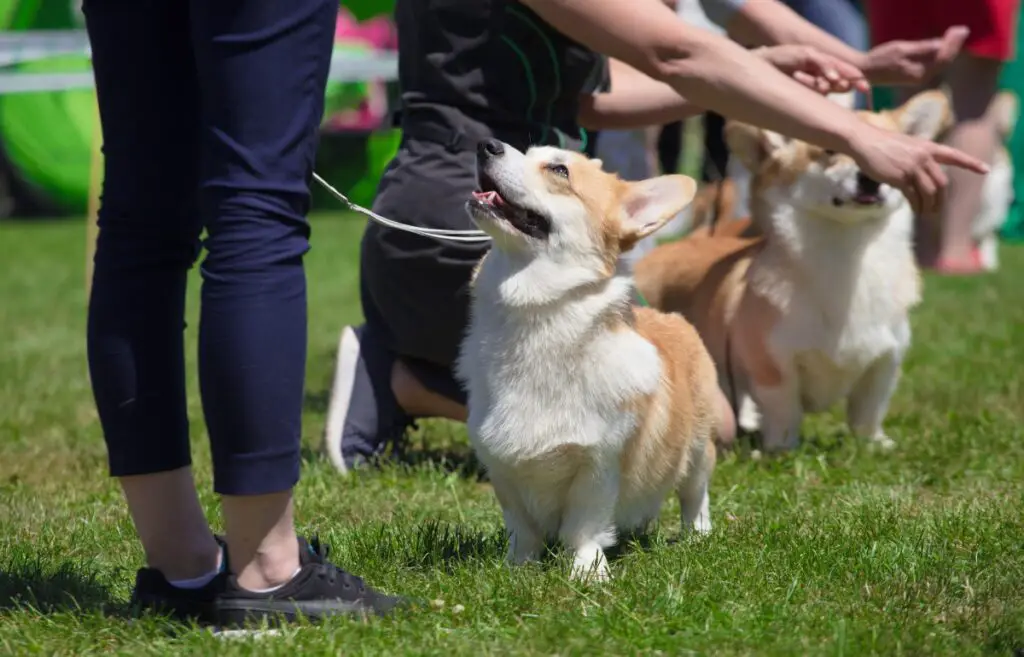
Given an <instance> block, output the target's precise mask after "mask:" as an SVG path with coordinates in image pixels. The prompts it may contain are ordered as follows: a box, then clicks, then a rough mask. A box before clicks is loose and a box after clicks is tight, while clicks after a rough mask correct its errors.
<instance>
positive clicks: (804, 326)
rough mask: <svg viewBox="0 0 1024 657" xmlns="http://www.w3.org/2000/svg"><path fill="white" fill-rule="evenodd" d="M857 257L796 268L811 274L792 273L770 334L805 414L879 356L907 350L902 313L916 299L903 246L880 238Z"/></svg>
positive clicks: (825, 403) (846, 388)
mask: <svg viewBox="0 0 1024 657" xmlns="http://www.w3.org/2000/svg"><path fill="white" fill-rule="evenodd" d="M887 238H888V239H887ZM835 248H840V247H839V246H837V247H835ZM818 253H823V251H819V252H818ZM816 256H817V253H815V254H814V256H811V257H816ZM862 257H863V260H862V261H861V262H860V263H859V264H858V265H857V266H853V265H851V264H849V263H842V258H841V257H839V258H836V257H833V259H832V262H829V261H828V259H826V258H824V257H822V259H821V260H819V261H818V262H814V263H809V264H810V266H808V267H807V268H806V269H805V270H804V271H815V272H819V275H818V276H813V277H812V276H796V277H794V279H793V280H794V283H793V286H792V288H791V295H790V298H789V304H788V306H789V307H788V308H787V312H786V313H785V315H784V319H783V320H782V321H781V322H780V323H779V324H778V325H777V326H776V327H775V330H774V331H773V333H772V336H771V343H772V348H773V349H774V350H775V351H776V352H777V354H778V355H780V356H782V357H783V358H784V359H785V360H786V361H788V362H790V363H792V365H793V367H794V369H795V372H794V374H795V375H796V376H797V377H798V380H799V389H800V396H801V399H802V401H803V406H804V408H805V410H806V411H810V412H816V411H821V410H824V409H826V408H828V407H829V406H831V405H833V404H835V403H836V402H838V401H839V400H841V399H843V398H845V397H846V396H847V395H848V394H849V392H850V390H851V389H852V387H853V386H854V385H855V384H856V383H857V381H858V380H860V379H861V377H862V376H864V373H865V372H866V371H867V370H868V369H869V368H870V367H871V366H872V365H873V364H874V363H876V362H877V361H878V360H879V359H880V358H885V357H889V356H892V355H894V354H895V355H897V356H898V357H902V355H903V353H904V352H905V351H906V349H907V348H908V347H909V344H910V322H909V317H908V312H909V309H910V307H912V306H913V305H914V304H915V303H917V300H918V289H917V279H916V271H915V269H914V267H913V264H912V261H911V260H910V259H911V258H912V257H913V256H912V254H911V252H910V249H909V247H908V246H906V245H905V244H901V243H900V242H899V241H898V240H895V239H893V236H892V235H891V234H890V235H882V239H880V240H879V241H878V242H876V243H874V244H871V245H870V246H868V247H867V249H866V251H865V252H864V254H863V256H862Z"/></svg>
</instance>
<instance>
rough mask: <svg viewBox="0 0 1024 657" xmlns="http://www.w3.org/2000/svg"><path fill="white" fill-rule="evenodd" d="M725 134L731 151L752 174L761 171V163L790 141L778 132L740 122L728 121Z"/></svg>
mask: <svg viewBox="0 0 1024 657" xmlns="http://www.w3.org/2000/svg"><path fill="white" fill-rule="evenodd" d="M724 132H725V143H726V144H727V145H728V146H729V151H730V152H731V153H732V154H733V155H735V156H736V157H738V158H739V160H740V162H742V163H743V166H745V167H746V168H747V169H748V170H749V171H751V172H755V171H757V170H758V169H760V168H761V163H762V162H764V161H765V160H766V159H767V158H768V156H770V155H771V154H773V153H774V152H775V151H777V150H779V149H780V148H783V147H784V146H785V145H786V142H787V141H788V140H787V139H786V138H785V137H783V136H782V135H780V134H779V133H777V132H772V131H771V130H764V129H763V128H758V127H757V126H752V125H750V124H749V123H740V122H739V121H726V123H725V130H724Z"/></svg>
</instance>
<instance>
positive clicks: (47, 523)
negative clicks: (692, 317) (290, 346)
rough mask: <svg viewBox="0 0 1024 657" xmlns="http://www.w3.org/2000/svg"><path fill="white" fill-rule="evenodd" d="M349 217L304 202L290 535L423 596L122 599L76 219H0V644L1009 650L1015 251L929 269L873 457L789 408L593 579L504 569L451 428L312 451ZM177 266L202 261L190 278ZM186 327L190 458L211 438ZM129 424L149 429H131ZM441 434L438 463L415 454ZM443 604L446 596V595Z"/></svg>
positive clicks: (482, 488) (117, 516)
mask: <svg viewBox="0 0 1024 657" xmlns="http://www.w3.org/2000/svg"><path fill="white" fill-rule="evenodd" d="M360 231H361V223H360V222H358V221H356V220H353V219H350V218H345V217H341V216H338V215H331V216H327V215H320V216H317V217H316V218H315V220H314V231H313V243H314V248H313V251H312V252H311V253H310V255H309V259H308V262H309V273H310V276H309V278H310V308H311V319H310V349H309V367H308V382H307V404H306V414H305V420H304V444H305V446H306V448H307V455H306V459H305V465H304V476H303V479H302V483H301V485H300V487H299V491H298V500H299V514H300V523H301V529H302V530H303V531H304V532H309V533H319V534H320V536H321V538H323V539H324V540H325V542H328V543H329V544H331V545H332V546H333V556H335V557H336V558H337V561H338V562H339V563H340V564H343V565H345V566H347V567H349V568H351V569H352V570H354V571H355V572H356V573H359V574H362V575H364V576H366V577H367V579H368V580H369V581H370V582H371V583H373V584H375V585H379V586H380V587H383V588H385V589H388V590H392V591H396V592H407V593H411V594H415V595H417V596H420V597H422V598H425V599H431V600H443V601H444V604H443V606H441V605H440V604H438V605H436V606H435V607H434V608H428V609H425V610H421V611H417V612H414V613H410V614H408V615H406V616H403V617H400V618H397V619H394V620H386V621H374V622H371V623H367V624H360V623H357V622H354V621H350V620H342V619H339V620H334V621H331V622H328V623H326V624H325V625H324V626H322V627H301V628H298V629H295V630H289V631H287V632H285V633H284V634H283V635H282V636H277V637H272V638H271V637H264V638H263V639H262V640H260V641H258V642H257V641H252V640H238V641H230V642H227V641H224V640H221V639H217V638H214V637H213V636H211V635H209V634H208V633H205V632H203V631H200V630H196V629H192V628H188V627H181V626H176V625H174V624H172V623H170V622H168V621H164V620H161V619H154V618H147V619H144V620H141V621H135V622H132V621H130V620H129V619H128V616H127V611H126V610H125V604H126V602H127V599H128V595H129V587H130V585H131V582H132V580H133V577H134V572H135V569H136V568H137V567H138V566H139V565H140V564H141V550H140V549H139V547H138V546H137V543H136V541H135V537H134V532H133V530H132V527H131V524H130V522H129V520H128V516H127V514H126V512H125V507H124V505H123V503H122V500H121V497H120V494H119V490H118V488H117V487H116V486H115V483H114V482H113V481H112V480H111V479H109V478H108V477H107V476H106V471H105V467H106V466H105V452H104V448H103V442H102V439H101V436H100V430H99V426H98V422H97V418H96V413H95V410H94V407H93V401H92V397H91V393H90V390H89V380H88V374H87V370H86V363H85V296H84V293H85V290H84V284H83V272H84V262H83V259H84V255H83V254H84V251H83V240H84V227H83V225H82V223H81V222H80V221H67V222H42V223H35V224H29V223H24V224H0V263H2V264H0V496H2V500H3V501H2V503H0V654H26V653H43V654H67V655H70V654H75V655H79V654H92V653H121V654H126V655H142V654H152V653H158V654H167V653H179V652H180V653H183V654H184V653H188V654H212V653H213V652H214V651H216V652H217V654H257V653H258V654H282V655H295V654H302V655H321V654H323V655H336V654H443V655H480V654H543V655H554V654H558V655H577V654H614V655H635V654H666V655H668V654H673V655H675V654H714V655H731V654H757V655H805V654H828V655H864V654H882V655H898V654H904V655H912V656H920V655H933V654H943V655H957V656H967V655H980V654H996V655H1008V654H1012V653H1013V651H1014V650H1015V649H1017V650H1021V649H1024V486H1022V482H1024V435H1022V429H1021V427H1022V425H1024V248H1022V247H1013V248H1010V247H1006V248H1004V250H1003V258H1004V268H1003V270H1002V271H1001V272H1000V273H999V274H998V275H995V276H991V277H983V278H977V279H973V280H968V279H960V280H939V279H933V278H929V279H927V281H926V293H925V302H924V304H923V306H922V307H921V308H920V309H919V310H918V311H917V312H916V314H915V319H914V328H915V342H914V346H913V349H912V351H911V355H910V358H909V361H908V362H907V364H906V368H905V375H904V380H903V382H902V384H901V386H900V388H899V391H898V393H897V395H896V398H895V400H894V402H893V406H892V411H891V413H890V415H889V418H888V430H889V434H890V435H891V436H892V437H893V438H895V439H896V440H897V441H898V443H899V447H898V449H897V450H896V451H895V452H894V453H892V454H890V455H877V454H872V453H870V452H869V451H868V450H867V449H865V448H864V447H862V446H861V445H858V444H855V443H854V442H852V441H851V440H849V439H848V438H847V436H846V435H845V433H844V431H843V426H842V423H841V422H842V416H841V414H840V413H836V414H830V415H826V416H823V417H815V418H811V419H809V420H808V421H807V423H806V424H805V434H806V436H807V438H806V440H805V444H804V446H803V447H802V448H801V449H800V450H799V451H798V452H797V453H795V454H793V455H790V456H786V457H783V458H779V459H775V460H769V461H754V460H751V459H749V458H745V457H743V456H742V455H739V456H736V455H734V456H731V457H729V458H727V459H725V460H724V461H723V462H721V464H720V465H719V467H718V470H717V471H716V473H715V477H714V480H713V485H712V491H711V500H712V517H713V521H714V523H715V531H714V532H713V534H712V535H711V536H710V537H709V538H707V539H704V540H696V539H692V540H691V539H687V540H683V541H681V542H680V541H677V540H676V538H677V536H678V531H679V519H678V507H677V504H676V502H675V500H674V499H672V500H670V501H669V502H667V503H666V506H665V511H664V514H663V516H662V523H661V526H660V528H659V530H658V531H657V532H656V533H655V534H654V535H653V536H652V537H651V539H650V541H649V545H646V546H644V547H643V548H640V547H636V549H629V550H625V551H623V554H622V556H621V557H620V558H619V559H618V560H617V561H616V563H615V564H614V565H613V569H614V570H613V572H614V574H615V575H616V576H617V577H616V579H615V581H614V582H613V583H611V584H609V585H607V586H606V587H593V588H581V587H578V586H575V585H571V584H570V583H569V582H568V581H567V578H566V572H567V568H566V566H567V562H566V560H565V558H564V555H556V556H555V558H554V559H552V560H551V561H550V562H549V563H546V564H543V565H541V566H531V567H526V568H521V569H515V570H510V569H508V568H506V567H505V566H504V565H503V564H502V556H503V546H502V538H501V516H500V513H499V510H498V505H497V503H496V501H495V499H494V496H493V493H492V492H491V490H490V489H489V487H488V486H487V485H486V484H482V483H479V482H478V481H477V480H476V479H475V478H473V477H469V476H464V474H462V471H461V470H460V469H458V468H455V467H453V464H455V463H457V462H458V461H460V460H465V459H466V457H467V456H468V452H469V450H468V447H467V444H466V439H465V434H464V431H463V429H462V428H461V427H456V426H454V425H448V424H443V423H434V424H430V423H427V424H425V425H424V426H423V428H422V430H421V431H420V432H418V433H417V434H416V435H414V436H413V437H412V441H413V444H414V445H415V448H414V450H413V451H414V453H417V454H419V456H420V457H421V458H420V459H418V460H419V464H418V465H410V466H401V467H399V466H395V467H389V468H387V469H386V470H384V471H382V472H374V473H363V474H359V475H358V476H355V477H352V478H349V479H342V478H340V477H338V476H337V475H336V474H335V473H334V472H333V471H332V470H331V468H330V466H329V465H328V464H327V463H326V461H324V460H322V459H321V458H320V456H319V453H318V447H319V442H320V432H321V430H322V427H323V424H324V413H325V410H326V399H327V394H328V389H327V386H328V382H329V380H330V376H331V370H332V367H333V361H332V358H333V352H334V348H335V341H336V338H337V334H338V330H339V329H340V327H341V326H342V324H344V323H346V322H355V321H357V320H358V319H359V313H360V310H359V303H358V297H357V285H356V282H357V281H356V277H357V270H356V265H355V263H356V258H357V252H358V237H359V235H360ZM194 282H195V283H198V276H196V277H195V278H194ZM197 289H198V288H197V287H194V288H192V294H191V298H190V302H191V303H190V306H189V308H190V310H189V313H190V314H189V328H188V330H187V337H188V340H189V342H190V344H191V345H192V347H191V348H190V355H191V356H190V357H191V358H192V360H193V362H191V363H190V367H191V372H192V376H191V378H190V380H189V393H190V394H189V400H190V409H191V414H192V415H191V417H192V422H193V424H192V428H193V437H194V441H193V442H194V445H193V450H194V455H195V458H196V464H197V470H198V473H199V476H200V480H201V486H202V489H203V490H204V491H205V493H204V494H205V497H204V500H205V503H206V505H207V510H208V514H209V517H210V519H211V522H213V523H214V524H215V525H216V526H219V525H220V519H219V514H218V511H217V504H216V502H217V500H216V498H215V497H214V496H213V495H212V493H210V489H211V483H210V469H209V463H208V456H209V451H208V447H207V444H206V438H205V431H204V426H203V422H202V415H201V412H200V403H199V395H198V386H197V383H196V377H195V368H194V351H195V349H194V343H195V337H196V326H197V321H196V320H197V303H196V301H197V297H198V295H197V294H196V293H195V292H196V291H197ZM139 439H140V440H146V437H145V436H140V437H139ZM440 453H444V454H447V455H449V458H451V459H452V460H451V461H450V462H449V463H448V464H447V465H445V464H441V463H438V462H437V461H436V460H435V461H431V460H430V459H428V458H424V457H426V456H428V455H431V454H440ZM456 605H460V606H461V608H459V609H457V608H456Z"/></svg>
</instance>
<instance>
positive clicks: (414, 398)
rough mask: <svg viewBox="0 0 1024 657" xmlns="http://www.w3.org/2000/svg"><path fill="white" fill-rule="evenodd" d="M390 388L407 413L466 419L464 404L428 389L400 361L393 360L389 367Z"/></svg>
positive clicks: (459, 419)
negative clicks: (392, 364) (393, 362)
mask: <svg viewBox="0 0 1024 657" xmlns="http://www.w3.org/2000/svg"><path fill="white" fill-rule="evenodd" d="M391 390H392V391H393V392H394V393H395V399H397V400H398V405H399V406H401V407H402V410H403V411H405V413H406V414H407V415H411V416H413V417H443V418H447V419H449V420H455V421H456V422H465V421H466V407H465V406H463V405H462V404H459V403H458V402H454V401H452V400H451V399H448V398H447V397H445V396H444V395H439V394H437V393H436V392H434V391H432V390H429V389H428V388H427V387H426V386H424V385H423V384H422V383H420V381H419V379H417V378H416V376H415V375H414V374H413V373H412V372H410V371H409V368H407V367H406V366H405V365H403V364H402V362H401V361H395V364H394V367H392V369H391Z"/></svg>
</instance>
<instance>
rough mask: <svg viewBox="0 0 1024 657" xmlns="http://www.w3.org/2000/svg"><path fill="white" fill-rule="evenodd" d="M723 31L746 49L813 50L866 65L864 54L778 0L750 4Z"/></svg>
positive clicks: (735, 14)
mask: <svg viewBox="0 0 1024 657" xmlns="http://www.w3.org/2000/svg"><path fill="white" fill-rule="evenodd" d="M722 27H724V28H725V31H726V32H727V33H728V34H729V36H730V37H732V38H733V39H735V40H736V41H738V42H740V43H742V44H744V45H747V46H774V45H781V44H794V45H801V46H812V47H814V48H817V49H818V50H820V51H822V52H824V53H828V54H829V55H833V56H834V57H838V58H839V59H842V60H843V61H845V62H848V63H850V64H853V65H854V66H856V67H858V68H863V65H864V53H862V52H861V51H859V50H857V49H856V48H851V47H850V46H848V45H846V44H845V43H843V42H842V41H840V40H839V39H837V38H836V37H834V36H832V35H831V34H829V33H828V32H826V31H825V30H823V29H821V28H819V27H818V26H816V25H814V24H813V23H811V22H810V21H808V20H806V19H805V18H803V17H802V16H800V14H798V13H796V12H795V11H793V10H792V9H790V8H789V7H787V6H786V5H784V4H783V3H781V2H778V1H777V0H747V2H745V3H744V4H743V6H742V7H740V8H739V10H737V11H736V12H735V13H733V14H732V16H731V17H730V18H729V20H728V21H727V22H726V24H725V25H723V26H722Z"/></svg>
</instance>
